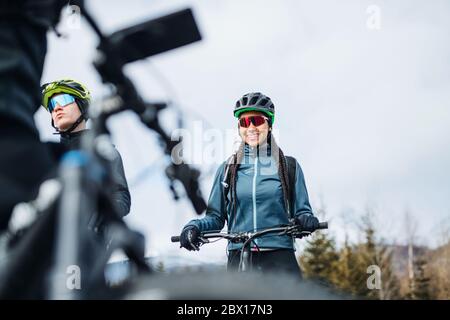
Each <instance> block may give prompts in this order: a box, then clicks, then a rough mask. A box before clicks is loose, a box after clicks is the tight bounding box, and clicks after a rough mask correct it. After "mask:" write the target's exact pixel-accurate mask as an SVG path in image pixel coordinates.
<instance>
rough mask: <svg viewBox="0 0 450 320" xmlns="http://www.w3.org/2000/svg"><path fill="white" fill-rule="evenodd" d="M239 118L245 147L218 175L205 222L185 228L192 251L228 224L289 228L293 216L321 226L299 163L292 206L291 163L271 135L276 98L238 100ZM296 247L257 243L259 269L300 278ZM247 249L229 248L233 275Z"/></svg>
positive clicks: (280, 238) (184, 242) (277, 240)
mask: <svg viewBox="0 0 450 320" xmlns="http://www.w3.org/2000/svg"><path fill="white" fill-rule="evenodd" d="M233 114H234V116H235V117H236V118H238V128H239V135H240V136H241V138H242V143H241V145H240V147H239V148H238V151H237V152H236V153H234V154H233V155H232V156H231V157H230V158H229V159H228V161H226V162H224V163H222V165H221V166H220V167H219V169H218V170H217V173H216V176H215V179H214V184H213V187H212V190H211V194H210V197H209V200H208V208H207V210H206V215H205V217H204V218H202V219H196V220H192V221H190V222H189V223H188V224H187V225H186V226H185V227H184V228H183V230H182V232H181V235H180V245H181V246H182V247H184V248H186V249H187V250H198V248H199V247H198V237H199V235H200V233H201V232H205V231H212V230H222V228H223V227H224V225H225V222H227V224H228V230H229V231H230V232H232V233H235V232H244V231H251V232H254V231H258V230H262V229H265V228H270V227H274V226H278V225H282V224H287V223H289V217H290V216H291V217H293V218H294V219H295V220H294V221H295V222H296V223H297V224H299V225H301V226H302V228H303V229H305V230H310V231H314V230H315V229H316V228H317V227H318V224H319V221H318V220H317V218H316V217H314V216H313V214H312V210H311V206H310V204H309V199H308V193H307V190H306V185H305V180H304V176H303V172H302V170H301V167H300V165H299V164H298V162H297V161H296V160H294V161H295V166H296V170H295V186H294V189H295V191H294V192H293V193H291V194H292V195H293V197H294V199H293V201H291V203H292V206H293V208H290V204H289V201H286V199H288V196H287V194H288V193H289V188H290V186H289V185H288V180H289V179H288V175H287V167H286V166H287V164H286V163H287V162H286V158H285V156H284V154H283V151H282V150H281V149H280V148H279V147H278V145H277V144H276V142H275V140H274V139H273V136H272V135H271V131H272V125H273V121H274V115H275V108H274V105H273V103H272V101H271V100H270V98H269V97H267V96H265V95H263V94H261V93H259V92H257V93H249V94H246V95H244V96H243V97H242V98H241V99H240V100H239V101H237V103H236V107H235V109H234V112H233ZM225 181H226V182H229V183H225ZM224 188H229V190H225V189H224ZM225 191H226V192H225ZM290 214H291V215H290ZM293 242H294V241H293V239H292V237H290V236H288V235H273V234H272V235H266V236H263V237H261V238H258V239H256V240H255V241H254V243H252V247H251V252H252V254H251V260H252V263H253V269H256V270H261V271H285V272H289V273H295V274H300V272H299V267H298V263H297V260H296V258H295V254H294V243H293ZM241 247H242V244H240V243H231V242H230V243H229V244H228V253H229V254H228V270H236V269H237V267H238V264H239V253H240V251H239V249H240V248H241Z"/></svg>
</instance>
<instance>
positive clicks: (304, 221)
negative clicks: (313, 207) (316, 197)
mask: <svg viewBox="0 0 450 320" xmlns="http://www.w3.org/2000/svg"><path fill="white" fill-rule="evenodd" d="M295 224H296V225H298V226H300V228H301V229H302V230H303V231H310V232H313V231H315V230H317V229H318V228H319V219H317V218H316V217H315V216H313V215H312V214H301V215H299V216H298V217H296V218H295Z"/></svg>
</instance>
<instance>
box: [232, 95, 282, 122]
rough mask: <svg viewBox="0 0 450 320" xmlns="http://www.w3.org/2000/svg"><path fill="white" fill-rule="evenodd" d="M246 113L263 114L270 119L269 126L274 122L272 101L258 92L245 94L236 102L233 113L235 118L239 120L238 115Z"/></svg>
mask: <svg viewBox="0 0 450 320" xmlns="http://www.w3.org/2000/svg"><path fill="white" fill-rule="evenodd" d="M246 111H259V112H263V113H265V114H266V115H267V116H268V117H269V118H270V125H272V124H273V122H274V120H275V106H274V104H273V102H272V100H270V98H269V97H268V96H265V95H263V94H262V93H260V92H252V93H247V94H245V95H243V96H242V98H240V99H239V100H238V101H237V102H236V107H235V108H234V111H233V114H234V116H235V117H236V118H239V115H240V114H241V113H243V112H246Z"/></svg>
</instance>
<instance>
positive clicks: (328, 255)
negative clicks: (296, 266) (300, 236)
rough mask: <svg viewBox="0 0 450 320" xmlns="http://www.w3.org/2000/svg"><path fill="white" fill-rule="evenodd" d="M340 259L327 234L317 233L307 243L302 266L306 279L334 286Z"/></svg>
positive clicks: (301, 261) (301, 262)
mask: <svg viewBox="0 0 450 320" xmlns="http://www.w3.org/2000/svg"><path fill="white" fill-rule="evenodd" d="M338 259H339V255H338V253H337V252H336V248H335V242H334V240H333V239H332V238H331V237H329V236H328V235H327V234H326V233H324V232H320V231H316V232H315V233H314V235H313V236H312V239H311V240H310V241H308V242H307V246H306V248H305V250H304V252H303V255H302V257H301V258H300V265H301V266H302V269H303V272H304V274H305V276H306V277H308V278H313V279H316V280H319V281H321V282H324V283H327V284H332V283H334V273H335V269H336V264H337V261H338Z"/></svg>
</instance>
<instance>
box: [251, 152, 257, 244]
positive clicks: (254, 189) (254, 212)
mask: <svg viewBox="0 0 450 320" xmlns="http://www.w3.org/2000/svg"><path fill="white" fill-rule="evenodd" d="M253 168H254V171H255V172H254V173H253V190H252V199H253V232H256V230H257V220H256V175H257V172H258V156H256V158H255V164H254V166H253ZM255 242H257V239H255Z"/></svg>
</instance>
